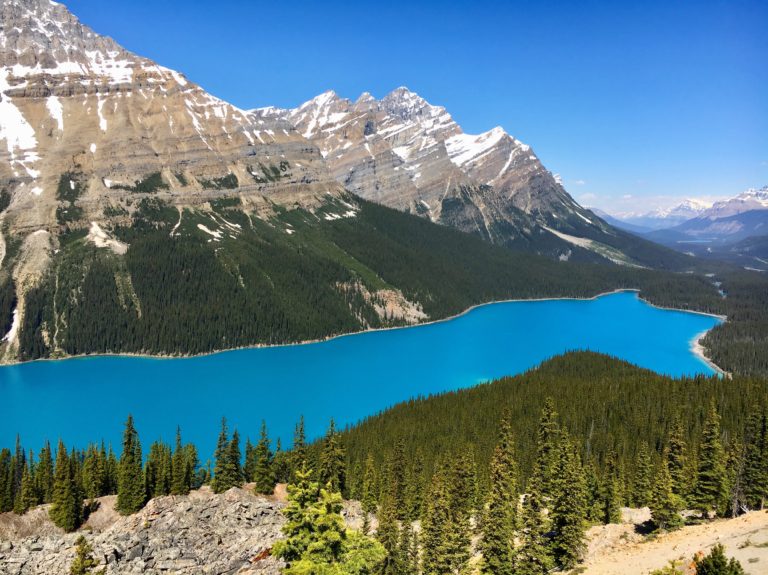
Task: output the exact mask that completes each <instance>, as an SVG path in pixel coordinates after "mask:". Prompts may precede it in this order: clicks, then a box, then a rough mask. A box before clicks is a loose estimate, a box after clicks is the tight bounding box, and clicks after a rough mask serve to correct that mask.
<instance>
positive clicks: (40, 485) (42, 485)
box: [35, 441, 53, 503]
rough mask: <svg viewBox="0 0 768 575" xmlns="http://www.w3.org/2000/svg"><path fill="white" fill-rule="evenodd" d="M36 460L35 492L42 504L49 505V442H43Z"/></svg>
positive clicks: (50, 486) (50, 478)
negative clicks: (37, 493) (36, 491)
mask: <svg viewBox="0 0 768 575" xmlns="http://www.w3.org/2000/svg"><path fill="white" fill-rule="evenodd" d="M37 459H38V463H37V473H36V474H35V481H36V482H37V490H38V492H39V494H40V498H41V500H42V502H43V503H50V502H51V501H53V456H52V454H51V444H50V443H49V442H47V441H46V442H45V445H44V446H43V448H42V449H41V450H40V455H39V456H38V458H37Z"/></svg>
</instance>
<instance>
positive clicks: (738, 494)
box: [718, 440, 749, 517]
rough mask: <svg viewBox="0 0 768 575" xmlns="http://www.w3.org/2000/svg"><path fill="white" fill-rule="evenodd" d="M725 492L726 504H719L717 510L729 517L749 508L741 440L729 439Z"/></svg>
mask: <svg viewBox="0 0 768 575" xmlns="http://www.w3.org/2000/svg"><path fill="white" fill-rule="evenodd" d="M726 460H727V463H726V466H725V469H726V486H727V487H726V492H727V494H728V501H727V505H725V506H721V507H720V509H719V510H718V512H722V513H723V514H725V515H728V516H730V517H737V516H738V515H739V514H740V513H741V512H742V511H746V510H747V509H749V506H748V505H747V503H746V499H747V496H746V493H745V492H746V488H747V487H748V486H747V485H745V482H744V464H745V453H744V444H743V443H741V441H738V440H734V441H731V443H730V445H729V446H728V454H727V456H726Z"/></svg>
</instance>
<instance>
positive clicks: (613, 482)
mask: <svg viewBox="0 0 768 575" xmlns="http://www.w3.org/2000/svg"><path fill="white" fill-rule="evenodd" d="M618 483H619V478H618V470H617V469H616V454H615V452H613V451H611V452H609V454H608V457H607V460H606V464H605V475H604V477H603V486H602V487H603V488H602V491H603V496H602V499H603V505H602V518H601V520H602V522H603V523H605V524H608V523H619V522H620V521H621V510H620V507H621V504H620V495H619V485H618Z"/></svg>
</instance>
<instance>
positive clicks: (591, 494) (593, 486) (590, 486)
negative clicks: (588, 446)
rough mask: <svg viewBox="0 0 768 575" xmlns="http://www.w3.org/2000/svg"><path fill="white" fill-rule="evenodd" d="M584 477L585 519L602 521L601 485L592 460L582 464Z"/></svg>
mask: <svg viewBox="0 0 768 575" xmlns="http://www.w3.org/2000/svg"><path fill="white" fill-rule="evenodd" d="M584 477H585V479H586V482H587V520H588V521H589V522H590V523H600V522H602V521H603V486H602V485H601V484H600V478H599V477H598V476H597V468H596V467H595V463H594V461H592V460H590V461H589V462H588V463H587V464H586V465H585V466H584Z"/></svg>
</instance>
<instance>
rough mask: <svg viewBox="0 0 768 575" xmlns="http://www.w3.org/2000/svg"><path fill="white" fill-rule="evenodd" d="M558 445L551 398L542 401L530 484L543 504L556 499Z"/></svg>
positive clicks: (558, 429)
mask: <svg viewBox="0 0 768 575" xmlns="http://www.w3.org/2000/svg"><path fill="white" fill-rule="evenodd" d="M559 444H560V428H559V426H558V423H557V412H556V411H555V404H554V401H553V399H552V398H551V397H548V398H547V399H546V400H545V401H544V407H543V408H542V410H541V417H540V419H539V429H538V432H537V436H536V460H535V462H534V468H533V475H532V477H531V482H532V483H533V484H534V485H535V488H536V490H537V491H538V493H539V496H540V497H541V498H542V501H543V502H544V503H546V502H548V501H549V500H551V499H554V498H555V497H557V493H556V485H557V477H556V475H557V462H558V457H559V454H558V446H559Z"/></svg>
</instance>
